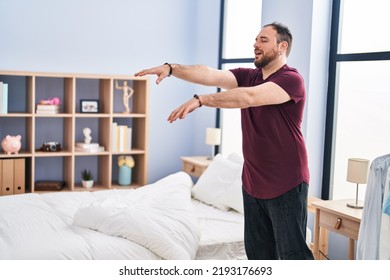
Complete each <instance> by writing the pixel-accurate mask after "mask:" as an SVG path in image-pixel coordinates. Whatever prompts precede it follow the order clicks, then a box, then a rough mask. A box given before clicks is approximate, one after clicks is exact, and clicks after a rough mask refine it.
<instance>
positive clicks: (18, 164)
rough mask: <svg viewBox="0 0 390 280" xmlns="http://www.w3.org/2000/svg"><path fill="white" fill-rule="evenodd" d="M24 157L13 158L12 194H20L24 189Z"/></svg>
mask: <svg viewBox="0 0 390 280" xmlns="http://www.w3.org/2000/svg"><path fill="white" fill-rule="evenodd" d="M25 174H26V169H25V159H24V158H18V159H14V185H13V186H14V194H22V193H25V191H26V184H25V181H26V180H25Z"/></svg>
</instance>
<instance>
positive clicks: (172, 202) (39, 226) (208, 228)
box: [0, 169, 245, 260]
mask: <svg viewBox="0 0 390 280" xmlns="http://www.w3.org/2000/svg"><path fill="white" fill-rule="evenodd" d="M211 171H212V169H211ZM210 175H211V174H210ZM206 179H207V174H205V177H204V178H203V179H202V180H203V183H207V182H206V181H207V180H206ZM202 180H199V181H200V182H202ZM211 183H212V182H211ZM207 184H208V183H207ZM208 187H210V185H209V186H208ZM194 190H195V193H194ZM197 190H198V192H199V190H202V187H201V185H200V184H199V185H197V184H195V185H194V184H193V180H192V178H191V177H190V176H189V175H188V174H187V173H184V172H177V173H174V174H170V175H168V176H166V177H164V178H162V179H161V180H158V181H157V182H155V183H153V184H149V185H146V186H143V187H141V188H138V189H111V190H102V191H84V192H65V191H60V192H52V193H43V194H39V193H27V194H21V195H13V196H2V197H0V259H11V260H12V259H43V260H47V259H76V260H83V259H101V260H109V259H110V260H111V259H137V260H146V259H147V260H153V259H156V260H158V259H243V258H245V250H244V246H243V216H242V214H241V213H239V212H237V211H235V210H234V209H223V210H222V209H220V208H221V206H220V208H217V207H215V206H213V205H211V204H207V203H205V201H204V200H202V197H201V196H199V194H197Z"/></svg>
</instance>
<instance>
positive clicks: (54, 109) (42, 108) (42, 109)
mask: <svg viewBox="0 0 390 280" xmlns="http://www.w3.org/2000/svg"><path fill="white" fill-rule="evenodd" d="M59 112H60V105H42V104H38V105H37V110H36V113H37V114H58V113H59Z"/></svg>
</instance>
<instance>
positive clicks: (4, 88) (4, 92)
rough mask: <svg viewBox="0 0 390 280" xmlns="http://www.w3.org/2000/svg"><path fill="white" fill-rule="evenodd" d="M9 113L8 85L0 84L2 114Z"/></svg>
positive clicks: (0, 111) (0, 108)
mask: <svg viewBox="0 0 390 280" xmlns="http://www.w3.org/2000/svg"><path fill="white" fill-rule="evenodd" d="M7 113H8V84H5V83H3V82H0V114H7Z"/></svg>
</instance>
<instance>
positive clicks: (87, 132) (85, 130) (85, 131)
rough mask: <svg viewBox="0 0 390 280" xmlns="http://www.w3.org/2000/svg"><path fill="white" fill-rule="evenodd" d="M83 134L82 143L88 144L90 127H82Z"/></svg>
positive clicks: (90, 138)
mask: <svg viewBox="0 0 390 280" xmlns="http://www.w3.org/2000/svg"><path fill="white" fill-rule="evenodd" d="M83 134H84V137H85V138H84V143H86V144H89V143H91V140H92V137H91V129H90V128H89V127H86V128H84V129H83Z"/></svg>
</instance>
